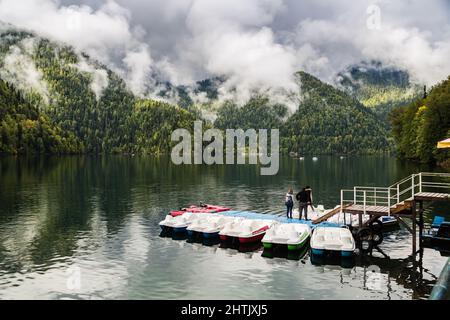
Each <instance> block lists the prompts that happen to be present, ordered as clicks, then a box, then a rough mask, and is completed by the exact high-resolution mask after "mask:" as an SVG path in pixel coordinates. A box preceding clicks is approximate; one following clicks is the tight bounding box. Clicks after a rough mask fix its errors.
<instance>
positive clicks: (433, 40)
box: [0, 0, 450, 108]
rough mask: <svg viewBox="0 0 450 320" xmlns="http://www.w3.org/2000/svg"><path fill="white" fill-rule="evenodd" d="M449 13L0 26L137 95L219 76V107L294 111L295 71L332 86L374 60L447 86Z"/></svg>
mask: <svg viewBox="0 0 450 320" xmlns="http://www.w3.org/2000/svg"><path fill="white" fill-rule="evenodd" d="M368 8H378V9H379V14H380V16H379V19H375V21H378V20H379V23H380V25H379V28H369V27H368V24H367V21H368V19H370V18H371V15H373V14H374V12H375V11H377V10H375V11H373V10H368ZM449 9H450V5H449V4H448V2H447V1H445V0H432V1H427V2H424V1H420V0H409V1H389V0H378V1H367V0H363V1H358V2H355V1H350V0H339V1H333V2H331V1H325V0H315V1H313V0H306V1H296V0H246V1H240V0H226V1H225V0H216V1H210V0H164V1H163V0H151V1H143V0H142V1H141V0H127V1H125V0H116V1H113V0H84V1H83V0H79V1H69V0H65V1H53V0H21V1H16V0H0V20H3V21H6V22H9V23H12V24H14V25H17V26H19V27H23V28H27V29H31V30H34V31H36V32H37V33H39V34H42V35H44V36H48V37H51V38H53V39H57V40H60V41H64V42H67V43H69V44H71V45H73V46H75V47H76V48H77V49H78V50H81V51H85V52H87V53H88V54H89V55H91V56H92V57H93V58H95V59H98V60H99V61H101V62H102V63H105V64H107V65H108V66H109V67H110V68H112V69H113V70H114V71H116V72H118V73H119V74H121V75H122V76H123V78H124V79H125V80H126V81H127V83H128V86H129V87H130V88H131V89H132V90H133V91H134V92H135V93H136V94H139V95H148V96H155V94H156V93H157V92H158V89H159V88H158V86H159V85H160V83H161V81H170V82H171V83H173V84H174V85H186V86H191V85H193V84H194V83H195V81H197V80H200V79H204V78H207V77H214V76H219V77H223V78H224V79H225V81H224V82H223V83H222V84H221V86H220V88H219V95H220V98H221V99H232V100H235V101H236V102H238V103H244V102H245V101H246V100H248V98H249V97H250V96H251V95H252V94H253V93H255V92H258V93H268V94H269V95H270V96H271V97H273V98H274V99H276V100H279V99H282V98H284V99H285V101H283V102H285V103H286V104H288V105H290V106H291V108H295V106H296V104H297V102H296V98H295V96H296V95H297V94H298V86H297V83H296V79H295V76H294V73H295V72H296V71H299V70H304V71H307V72H311V73H313V74H314V75H316V76H318V77H319V78H321V79H322V80H325V81H328V82H333V81H334V80H335V76H336V74H337V73H339V72H340V71H342V70H343V69H345V68H346V67H347V66H349V65H351V64H357V63H359V62H361V61H363V60H366V61H367V60H377V61H381V62H382V63H383V64H384V65H386V66H392V67H396V68H401V69H405V70H407V71H408V72H409V73H410V74H411V76H412V79H413V81H415V82H418V83H424V84H428V85H432V84H435V83H436V82H438V81H440V80H442V79H444V78H446V77H447V76H448V75H449V74H450V60H449V59H448V57H449V56H450V24H449V21H450V10H449ZM425 15H426V16H432V17H433V19H424V18H423V17H424V16H425ZM155 77H156V78H155ZM157 80H158V81H157ZM99 88H101V86H100V87H99ZM288 95H289V97H290V98H289V99H286V97H287V96H288ZM193 98H194V100H199V101H202V100H203V99H204V97H202V96H198V97H193Z"/></svg>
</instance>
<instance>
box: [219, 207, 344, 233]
mask: <svg viewBox="0 0 450 320" xmlns="http://www.w3.org/2000/svg"><path fill="white" fill-rule="evenodd" d="M220 214H223V215H225V216H227V217H240V218H246V219H255V220H256V219H259V220H275V221H278V222H280V223H303V224H307V225H309V226H310V227H311V229H314V228H316V227H325V228H333V227H334V228H336V227H341V225H339V224H336V223H331V222H322V223H320V224H313V223H312V221H306V220H298V219H288V218H286V217H280V216H276V215H273V214H263V213H257V212H251V211H226V212H220Z"/></svg>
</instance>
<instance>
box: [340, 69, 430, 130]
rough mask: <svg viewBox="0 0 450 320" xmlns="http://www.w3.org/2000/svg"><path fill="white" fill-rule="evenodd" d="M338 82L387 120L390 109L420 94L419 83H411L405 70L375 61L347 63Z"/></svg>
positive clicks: (341, 86) (342, 88) (346, 90)
mask: <svg viewBox="0 0 450 320" xmlns="http://www.w3.org/2000/svg"><path fill="white" fill-rule="evenodd" d="M337 84H338V88H339V89H341V90H343V91H345V92H346V93H348V94H349V95H351V96H352V97H353V98H355V99H357V100H359V101H360V102H361V103H362V104H363V105H364V106H366V107H368V108H371V109H372V110H373V111H374V112H375V113H376V114H377V115H378V116H379V117H380V118H381V119H382V120H383V121H384V122H386V123H388V114H389V112H391V111H392V110H393V109H395V108H397V107H399V106H404V105H407V104H409V103H411V102H412V101H414V100H415V99H417V98H418V97H420V96H421V95H422V93H423V91H422V88H423V87H422V86H420V85H417V84H413V83H411V80H410V76H409V74H408V72H407V71H404V70H399V69H397V68H393V67H386V66H384V65H383V64H382V63H381V62H377V61H371V62H361V63H360V64H358V65H352V66H349V67H348V68H347V69H346V70H344V71H342V72H340V73H339V74H338V76H337Z"/></svg>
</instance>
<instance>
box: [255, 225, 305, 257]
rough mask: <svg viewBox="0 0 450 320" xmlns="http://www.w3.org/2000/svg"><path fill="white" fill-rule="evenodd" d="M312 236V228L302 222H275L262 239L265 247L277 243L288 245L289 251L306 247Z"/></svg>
mask: <svg viewBox="0 0 450 320" xmlns="http://www.w3.org/2000/svg"><path fill="white" fill-rule="evenodd" d="M310 236H311V228H310V226H308V225H306V224H301V223H280V224H274V225H273V226H272V227H271V228H270V229H269V230H268V231H267V232H266V234H265V236H264V238H263V239H262V240H261V241H262V243H263V246H264V248H265V249H271V248H273V246H275V245H281V246H287V249H288V250H289V251H296V250H301V249H302V248H304V247H305V246H306V245H307V243H308V240H309V238H310Z"/></svg>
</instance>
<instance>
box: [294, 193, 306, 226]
mask: <svg viewBox="0 0 450 320" xmlns="http://www.w3.org/2000/svg"><path fill="white" fill-rule="evenodd" d="M295 198H296V199H297V201H298V202H299V204H300V213H299V217H298V218H299V219H300V220H302V216H303V211H305V220H308V199H309V197H308V192H306V189H305V188H303V189H302V191H300V192H299V193H297V195H296V196H295Z"/></svg>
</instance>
